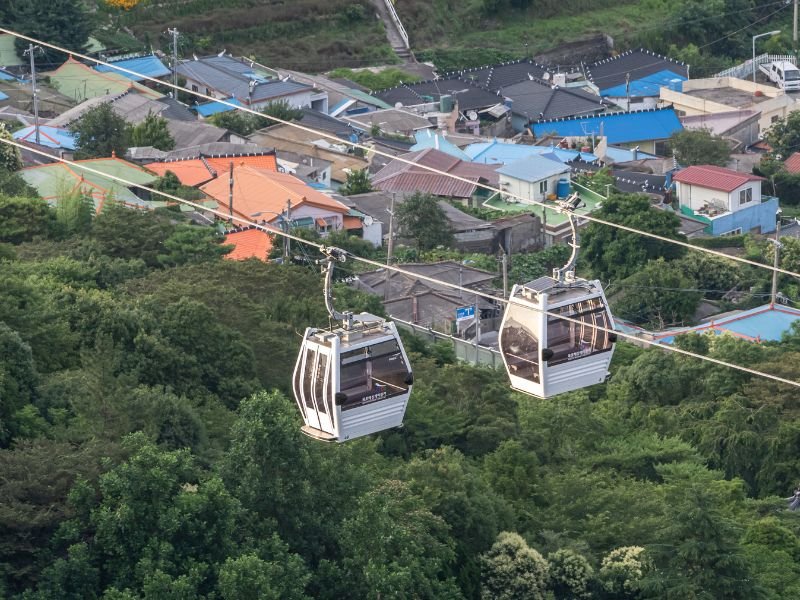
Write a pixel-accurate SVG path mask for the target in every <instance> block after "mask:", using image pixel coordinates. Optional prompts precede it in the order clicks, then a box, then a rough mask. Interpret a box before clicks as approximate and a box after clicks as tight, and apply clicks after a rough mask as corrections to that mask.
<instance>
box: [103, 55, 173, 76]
mask: <svg viewBox="0 0 800 600" xmlns="http://www.w3.org/2000/svg"><path fill="white" fill-rule="evenodd" d="M110 64H112V65H114V66H117V67H122V68H123V69H128V70H129V71H133V72H134V73H139V75H131V74H130V73H125V72H124V71H119V70H117V69H115V68H114V67H110V66H108V65H97V66H96V67H95V70H97V71H99V72H100V73H108V72H112V73H117V74H118V75H122V76H123V77H127V78H128V79H131V80H133V81H142V79H143V77H142V75H146V76H147V77H155V78H159V77H166V76H167V75H169V74H170V70H169V69H168V68H167V67H166V66H164V63H162V62H161V60H160V59H159V58H158V57H157V56H155V55H153V54H151V55H149V56H137V57H136V58H126V59H123V60H115V61H110Z"/></svg>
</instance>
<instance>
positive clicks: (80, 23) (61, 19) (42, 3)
mask: <svg viewBox="0 0 800 600" xmlns="http://www.w3.org/2000/svg"><path fill="white" fill-rule="evenodd" d="M9 12H10V15H9V21H10V25H11V27H10V28H11V29H16V30H17V31H19V32H20V33H23V34H25V35H28V36H31V37H34V38H37V39H40V40H47V41H49V42H51V43H53V44H56V45H58V46H63V47H65V48H67V49H68V50H76V51H78V52H84V51H85V50H86V44H87V43H88V40H89V34H90V33H91V31H92V20H91V16H90V15H89V12H88V10H87V7H86V5H85V4H84V3H83V2H81V0H30V1H27V0H26V1H25V2H13V3H11V7H10V11H9ZM14 47H15V48H16V51H17V55H18V56H22V53H23V52H24V51H25V50H27V49H28V41H27V40H23V39H21V38H17V39H16V40H15V41H14ZM35 58H36V61H37V62H39V63H40V64H41V65H42V66H47V67H53V66H54V65H59V64H61V63H62V62H64V61H65V60H67V56H66V55H65V54H64V53H63V52H60V51H56V50H51V49H49V48H42V51H41V52H37V53H36V55H35Z"/></svg>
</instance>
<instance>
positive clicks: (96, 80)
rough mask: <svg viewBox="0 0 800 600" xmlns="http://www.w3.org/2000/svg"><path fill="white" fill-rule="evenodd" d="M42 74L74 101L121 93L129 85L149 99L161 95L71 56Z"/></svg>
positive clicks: (128, 87) (127, 88)
mask: <svg viewBox="0 0 800 600" xmlns="http://www.w3.org/2000/svg"><path fill="white" fill-rule="evenodd" d="M43 75H45V76H47V77H49V78H50V82H51V83H52V84H53V85H54V86H55V87H56V89H58V91H59V92H60V93H62V94H64V95H65V96H68V97H70V98H72V99H73V100H75V101H76V102H82V101H83V100H86V99H88V98H95V97H97V96H105V95H108V94H121V93H123V92H125V91H127V90H129V89H130V88H131V87H133V88H135V89H136V90H137V91H138V92H139V93H140V94H142V95H144V96H147V97H148V98H151V99H157V98H161V97H162V94H159V93H158V92H157V91H155V90H151V89H150V88H148V87H145V86H143V85H141V84H138V83H136V82H135V81H131V80H130V79H128V78H126V77H123V76H122V75H119V74H118V73H112V72H108V73H100V72H99V71H95V70H94V69H92V68H91V67H88V66H86V65H84V64H83V63H80V62H78V61H76V60H75V59H73V58H70V59H68V60H67V61H66V62H65V63H64V64H62V65H61V66H60V67H58V69H56V70H55V71H50V72H49V73H44V74H43Z"/></svg>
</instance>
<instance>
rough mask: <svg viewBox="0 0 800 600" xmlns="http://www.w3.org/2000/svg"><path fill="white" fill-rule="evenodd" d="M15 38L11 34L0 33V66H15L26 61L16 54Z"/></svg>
mask: <svg viewBox="0 0 800 600" xmlns="http://www.w3.org/2000/svg"><path fill="white" fill-rule="evenodd" d="M15 39H16V38H15V37H14V36H13V35H11V34H8V33H2V34H0V67H17V66H19V65H24V64H25V63H26V61H24V60H22V59H21V58H20V57H19V56H17V50H16V48H14V40H15Z"/></svg>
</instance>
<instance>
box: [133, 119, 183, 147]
mask: <svg viewBox="0 0 800 600" xmlns="http://www.w3.org/2000/svg"><path fill="white" fill-rule="evenodd" d="M130 144H131V146H152V147H153V148H157V149H158V150H172V149H173V148H175V140H174V139H173V137H172V134H171V133H170V132H169V129H167V120H166V119H165V118H164V117H162V116H159V115H155V114H153V113H152V112H149V113H147V116H146V117H145V118H144V121H142V122H141V123H139V124H138V125H134V126H133V127H132V128H131V135H130Z"/></svg>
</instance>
